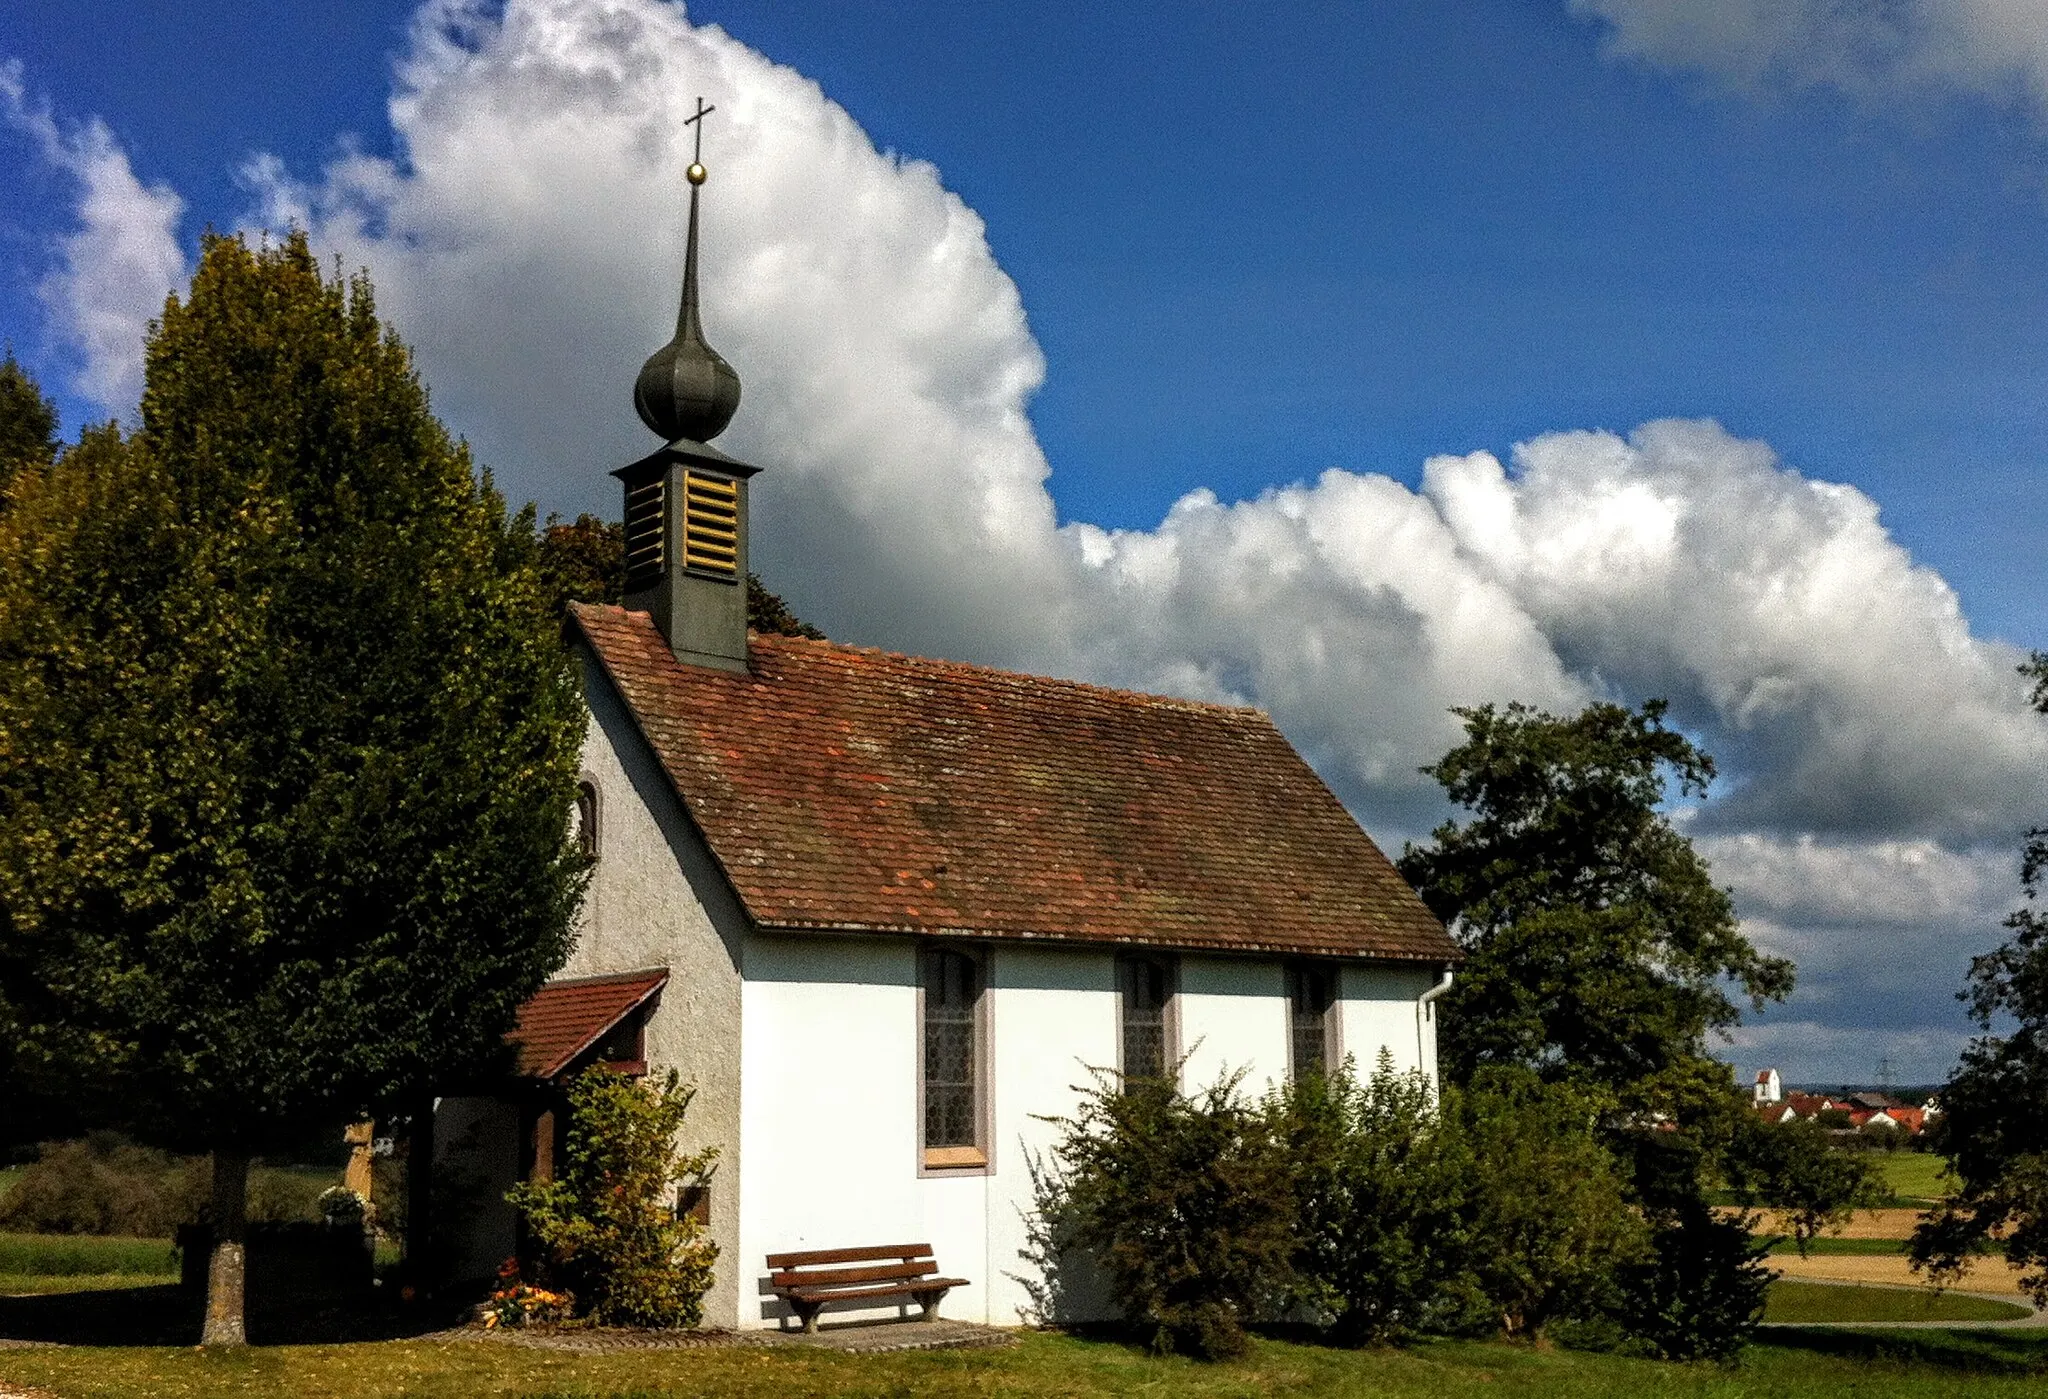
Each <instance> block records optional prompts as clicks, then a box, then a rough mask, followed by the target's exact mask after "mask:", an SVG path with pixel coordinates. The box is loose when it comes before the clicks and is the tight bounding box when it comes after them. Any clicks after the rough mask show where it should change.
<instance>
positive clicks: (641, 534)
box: [612, 97, 760, 671]
mask: <svg viewBox="0 0 2048 1399" xmlns="http://www.w3.org/2000/svg"><path fill="white" fill-rule="evenodd" d="M715 110H717V109H716V108H713V107H707V106H705V105H704V99H703V98H701V97H700V98H698V99H697V110H696V113H695V114H694V115H692V116H689V117H686V118H685V119H684V125H686V126H694V127H695V128H696V148H695V151H694V154H693V157H692V159H691V161H690V168H689V170H688V171H687V172H686V174H687V177H688V179H689V181H690V231H689V240H688V242H687V243H686V245H685V248H684V252H683V299H682V305H681V307H680V308H679V309H678V310H677V312H676V333H675V337H674V338H673V339H671V340H670V341H669V342H668V343H667V344H666V345H663V346H662V347H661V348H660V349H658V350H656V351H655V352H654V353H653V354H652V355H650V356H648V359H647V363H646V364H644V365H642V366H641V367H640V377H639V378H638V379H636V380H635V381H634V384H633V406H634V407H635V408H636V409H638V410H639V412H640V420H641V421H642V422H644V423H646V424H647V426H648V427H649V428H651V429H652V430H653V431H654V432H655V433H657V434H659V435H660V436H661V438H662V439H663V441H664V442H665V443H666V445H665V446H663V447H661V448H660V449H659V450H657V451H656V452H654V453H653V455H651V456H647V457H643V458H641V459H640V460H639V461H636V462H634V463H633V464H632V465H631V466H626V467H621V468H620V469H619V470H617V471H614V472H613V473H612V475H614V476H616V477H618V478H619V480H620V481H621V482H622V483H623V484H624V486H625V489H626V597H625V603H626V606H627V607H629V608H632V609H633V610H635V611H642V612H646V613H649V614H650V615H651V616H652V617H653V618H654V623H655V625H656V626H657V627H659V628H660V629H661V634H662V635H663V636H664V637H666V638H667V639H668V644H669V648H670V649H671V650H672V651H674V652H675V654H676V658H677V659H678V660H681V661H684V662H687V663H689V664H692V665H706V666H714V667H716V668H718V669H721V670H736V671H744V670H746V669H747V590H746V587H745V583H746V579H747V482H748V480H749V479H750V478H751V477H752V476H753V475H754V474H755V473H756V472H757V471H758V470H759V469H760V468H758V467H754V466H749V465H747V464H746V463H745V462H741V461H735V460H733V459H732V458H731V457H729V456H727V455H726V454H725V453H723V452H721V451H719V450H718V449H717V448H716V447H713V446H712V445H711V439H712V438H714V437H716V436H718V434H719V433H721V432H723V431H725V427H726V424H727V423H730V422H731V421H732V415H733V412H734V410H736V409H737V408H738V407H739V406H740V376H739V375H738V374H736V373H734V372H733V368H732V366H731V365H729V364H727V363H726V362H725V360H724V359H723V358H722V357H721V356H720V355H719V353H718V351H716V350H714V349H712V348H711V346H710V345H708V344H706V343H705V340H704V326H703V321H702V319H701V317H700V315H699V312H698V308H697V198H698V192H699V191H700V190H701V189H702V188H703V185H704V181H705V178H706V172H705V169H704V126H703V121H704V118H705V117H706V116H708V115H710V114H711V113H712V112H713V111H715Z"/></svg>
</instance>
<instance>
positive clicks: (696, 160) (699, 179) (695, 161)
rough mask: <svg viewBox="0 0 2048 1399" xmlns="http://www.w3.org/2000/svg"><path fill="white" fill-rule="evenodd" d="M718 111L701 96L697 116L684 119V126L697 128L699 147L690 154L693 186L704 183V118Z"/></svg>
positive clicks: (698, 99) (690, 171)
mask: <svg viewBox="0 0 2048 1399" xmlns="http://www.w3.org/2000/svg"><path fill="white" fill-rule="evenodd" d="M717 110H718V108H717V107H715V106H713V107H707V106H705V105H704V99H703V97H702V96H699V97H698V98H697V111H696V113H695V115H692V116H687V117H684V118H683V125H684V126H694V127H696V128H697V145H696V149H695V150H694V151H692V152H691V154H690V169H689V172H688V173H689V176H690V183H691V184H693V185H701V184H703V183H704V118H706V117H708V116H710V115H711V114H712V113H713V112H715V111H717Z"/></svg>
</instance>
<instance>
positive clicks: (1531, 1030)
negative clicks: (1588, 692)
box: [1401, 700, 1798, 1357]
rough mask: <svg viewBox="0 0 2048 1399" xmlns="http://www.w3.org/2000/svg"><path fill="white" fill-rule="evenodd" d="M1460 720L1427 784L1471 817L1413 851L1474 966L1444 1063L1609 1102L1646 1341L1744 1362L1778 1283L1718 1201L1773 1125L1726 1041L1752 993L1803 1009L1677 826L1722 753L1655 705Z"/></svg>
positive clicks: (1510, 712) (1433, 903)
mask: <svg viewBox="0 0 2048 1399" xmlns="http://www.w3.org/2000/svg"><path fill="white" fill-rule="evenodd" d="M1458 713H1459V715H1460V717H1461V718H1463V719H1464V721H1465V742H1464V743H1463V744H1461V745H1459V746H1458V747H1457V748H1454V749H1452V750H1451V751H1450V753H1448V754H1446V755H1445V757H1444V758H1443V760H1442V761H1441V762H1438V763H1437V764H1435V765H1434V766H1433V767H1431V768H1428V769H1426V771H1428V772H1429V773H1430V774H1431V775H1432V776H1434V777H1436V778H1437V780H1438V781H1440V782H1442V783H1443V785H1444V790H1445V791H1446V792H1447V793H1448V794H1449V795H1450V797H1451V800H1453V801H1454V802H1456V803H1458V804H1459V805H1460V806H1462V807H1465V808H1466V809H1467V810H1468V811H1469V812H1470V813H1471V814H1470V817H1469V819H1467V820H1464V821H1458V820H1452V821H1447V822H1445V823H1444V824H1443V825H1441V826H1439V827H1438V828H1437V830H1436V831H1435V832H1434V840H1433V843H1432V844H1431V845H1428V846H1424V847H1420V848H1416V847H1410V848H1409V849H1408V850H1406V851H1405V852H1404V853H1403V855H1402V858H1401V870H1402V873H1403V874H1405V875H1407V877H1408V878H1409V880H1410V881H1411V882H1412V883H1413V884H1414V885H1415V886H1416V888H1417V890H1418V891H1419V892H1420V893H1421V895H1422V897H1423V899H1424V901H1425V902H1427V903H1428V904H1429V906H1430V908H1431V909H1433V910H1434V911H1435V912H1436V914H1437V915H1438V916H1439V917H1441V918H1442V919H1443V920H1444V921H1445V922H1446V923H1447V924H1449V925H1450V927H1451V929H1452V932H1453V934H1454V936H1456V937H1457V938H1458V940H1459V941H1460V942H1461V943H1462V944H1463V946H1464V948H1465V952H1466V961H1465V963H1464V965H1463V966H1462V967H1461V968H1460V971H1459V976H1458V980H1457V982H1456V984H1455V985H1454V986H1453V987H1452V989H1451V990H1450V992H1449V993H1448V994H1446V995H1445V997H1444V999H1443V1001H1442V1002H1441V1003H1440V1004H1441V1005H1442V1006H1443V1008H1444V1032H1443V1036H1442V1039H1441V1040H1440V1043H1441V1045H1442V1047H1443V1048H1442V1051H1441V1052H1442V1053H1443V1058H1444V1065H1445V1070H1446V1072H1447V1073H1448V1074H1449V1075H1451V1076H1452V1077H1453V1078H1456V1079H1461V1080H1469V1079H1472V1078H1474V1077H1476V1076H1479V1075H1480V1074H1482V1073H1483V1072H1486V1071H1489V1070H1493V1069H1507V1068H1520V1069H1523V1070H1526V1071H1533V1072H1535V1073H1537V1074H1540V1075H1542V1076H1543V1077H1544V1078H1546V1079H1550V1080H1552V1081H1554V1082H1558V1083H1567V1084H1578V1085H1584V1086H1587V1087H1591V1088H1597V1089H1599V1090H1600V1091H1601V1092H1603V1093H1605V1094H1606V1095H1607V1096H1608V1098H1609V1100H1610V1101H1611V1102H1612V1104H1613V1108H1612V1110H1611V1111H1610V1112H1609V1113H1608V1114H1607V1116H1606V1121H1605V1123H1604V1127H1603V1131H1604V1134H1605V1136H1606V1139H1607V1141H1608V1143H1609V1145H1610V1146H1611V1148H1612V1149H1613V1151H1614V1152H1615V1154H1616V1155H1617V1156H1618V1157H1620V1158H1621V1159H1622V1160H1623V1161H1624V1162H1626V1163H1627V1167H1628V1175H1629V1182H1630V1193H1631V1196H1632V1198H1633V1201H1634V1204H1635V1206H1636V1207H1637V1209H1638V1210H1639V1211H1640V1212H1641V1215H1642V1217H1643V1219H1644V1221H1645V1222H1646V1223H1647V1224H1648V1225H1649V1226H1650V1233H1649V1242H1650V1248H1651V1254H1652V1257H1653V1259H1654V1262H1652V1263H1646V1264H1644V1265H1642V1266H1641V1267H1640V1268H1638V1269H1636V1270H1635V1271H1634V1272H1633V1273H1632V1274H1631V1277H1630V1281H1629V1286H1628V1293H1629V1305H1630V1308H1631V1310H1632V1315H1633V1320H1632V1321H1631V1326H1632V1327H1633V1329H1635V1331H1636V1332H1637V1333H1638V1334H1640V1335H1643V1336H1645V1337H1648V1338H1650V1339H1652V1340H1653V1341H1654V1343H1655V1344H1656V1345H1657V1347H1658V1348H1659V1350H1660V1351H1662V1352H1663V1353H1665V1354H1667V1355H1672V1356H1683V1357H1691V1356H1700V1355H1718V1354H1723V1353H1726V1352H1727V1351H1728V1350H1729V1348H1731V1347H1734V1346H1737V1345H1739V1344H1740V1343H1741V1341H1742V1338H1743V1337H1744V1336H1746V1335H1747V1333H1748V1331H1749V1329H1750V1328H1751V1327H1752V1326H1753V1325H1754V1324H1755V1322H1756V1320H1757V1318H1758V1316H1759V1315H1760V1314H1761V1309H1762V1296H1763V1286H1764V1283H1765V1281H1766V1280H1767V1277H1768V1275H1767V1273H1766V1272H1765V1271H1764V1269H1763V1268H1762V1266H1761V1264H1760V1262H1759V1257H1760V1254H1761V1253H1762V1245H1760V1244H1758V1243H1755V1242H1753V1241H1752V1240H1751V1239H1750V1237H1749V1228H1748V1221H1746V1220H1728V1219H1724V1218H1722V1217H1721V1215H1720V1214H1718V1213H1717V1212H1716V1211H1715V1210H1714V1208H1713V1207H1712V1200H1713V1198H1714V1196H1713V1193H1712V1192H1713V1191H1714V1190H1715V1189H1717V1188H1718V1187H1721V1186H1723V1185H1726V1184H1730V1183H1734V1177H1735V1176H1736V1175H1737V1171H1736V1165H1737V1162H1738V1161H1739V1160H1740V1159H1742V1156H1743V1153H1744V1152H1745V1151H1746V1149H1747V1147H1748V1146H1749V1145H1750V1144H1751V1143H1749V1142H1748V1140H1747V1139H1748V1137H1749V1136H1750V1135H1751V1134H1752V1129H1753V1128H1754V1126H1755V1124H1754V1122H1753V1120H1752V1119H1751V1118H1750V1117H1749V1116H1748V1115H1747V1111H1746V1109H1745V1108H1744V1107H1743V1105H1742V1103H1741V1101H1740V1100H1739V1099H1738V1098H1737V1097H1736V1095H1735V1094H1734V1092H1733V1091H1732V1088H1733V1086H1732V1085H1731V1084H1730V1083H1729V1081H1728V1071H1727V1069H1726V1068H1725V1067H1724V1066H1723V1065H1721V1064H1719V1063H1717V1062H1716V1061H1715V1060H1713V1059H1712V1058H1711V1057H1710V1056H1709V1054H1708V1040H1709V1037H1710V1036H1711V1035H1712V1034H1714V1033H1715V1032H1716V1031H1722V1030H1726V1029H1729V1028H1730V1027H1732V1026H1733V1025H1734V1024H1735V1023H1736V1022H1737V1021H1738V1019H1739V1018H1740V1015H1741V1008H1740V1006H1739V1004H1738V1002H1737V999H1736V998H1737V996H1740V997H1742V998H1745V999H1747V1000H1748V1001H1749V1002H1750V1003H1751V1004H1752V1005H1755V1006H1757V1007H1761V1006H1762V1005H1763V1004H1764V1003H1766V1002H1767V1001H1771V1000H1775V999H1780V998H1782V997H1784V996H1785V995H1786V994H1787V993H1788V992H1789V991H1790V990H1791V987H1792V964H1791V963H1790V962H1787V961H1785V960H1783V959H1780V958H1776V957H1769V956H1766V955H1764V954H1763V953H1761V952H1759V951H1758V950H1757V949H1756V947H1755V946H1754V945H1752V944H1751V942H1750V941H1749V939H1748V938H1747V937H1746V936H1744V934H1743V932H1742V928H1741V925H1740V923H1739V922H1738V921H1737V919H1736V917H1735V910H1734V906H1733V904H1732V902H1731V901H1730V899H1729V896H1728V893H1727V891H1726V890H1724V889H1722V888H1721V887H1719V886H1718V885H1716V884H1715V883H1714V880H1713V876H1712V873H1711V871H1710V870H1709V869H1708V866H1707V862H1706V861H1705V860H1704V859H1703V858H1701V856H1700V854H1699V852H1698V851H1697V850H1695V849H1694V848H1693V845H1692V842H1691V841H1690V840H1688V839H1687V838H1686V836H1685V835H1684V833H1683V832H1681V831H1679V830H1678V829H1677V828H1676V827H1674V826H1673V824H1672V822H1671V819H1670V817H1669V815H1668V813H1667V811H1666V807H1665V803H1666V800H1667V798H1668V797H1670V796H1672V795H1676V796H1679V797H1681V798H1682V797H1685V796H1694V797H1698V796H1704V795H1705V793H1706V791H1707V788H1708V785H1709V784H1710V783H1711V782H1712V781H1713V778H1714V764H1713V760H1712V759H1711V758H1709V757H1708V756H1707V755H1706V754H1705V753H1703V752H1701V751H1700V750H1699V749H1698V748H1697V747H1695V746H1694V745H1693V743H1692V742H1691V740H1689V739H1687V738H1686V737H1685V735H1683V734H1681V733H1678V732H1676V731H1674V730H1672V729H1671V728H1669V727H1667V726H1666V724H1665V722H1664V715H1665V706H1664V704H1663V703H1662V702H1661V701H1657V700H1652V701H1649V702H1648V703H1646V704H1644V705H1643V706H1642V707H1641V708H1640V709H1635V710H1631V709H1627V708H1624V707H1622V706H1620V705H1615V704H1605V703H1602V704H1594V705H1591V706H1589V707H1588V708H1586V709H1585V710H1584V711H1582V712H1581V713H1579V714H1576V715H1573V716H1570V717H1564V718H1560V717H1558V716H1555V715H1551V714H1545V713H1542V712H1540V711H1537V710H1533V709H1529V708H1526V707H1524V706H1522V705H1512V704H1511V705H1508V706H1506V707H1505V708H1497V707H1495V706H1492V705H1486V706H1482V707H1479V708H1476V709H1466V710H1460V711H1458ZM1674 788H1675V792H1674ZM1752 1174H1754V1173H1752ZM1745 1183H1747V1178H1746V1177H1745ZM1797 1185H1798V1182H1796V1181H1787V1180H1783V1179H1779V1178H1778V1176H1776V1175H1773V1176H1772V1177H1771V1178H1770V1179H1769V1180H1768V1181H1767V1182H1766V1186H1767V1189H1768V1192H1769V1193H1770V1194H1772V1195H1775V1194H1777V1193H1780V1192H1784V1191H1792V1190H1794V1189H1795V1188H1796V1187H1797Z"/></svg>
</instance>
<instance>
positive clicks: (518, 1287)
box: [484, 1258, 572, 1331]
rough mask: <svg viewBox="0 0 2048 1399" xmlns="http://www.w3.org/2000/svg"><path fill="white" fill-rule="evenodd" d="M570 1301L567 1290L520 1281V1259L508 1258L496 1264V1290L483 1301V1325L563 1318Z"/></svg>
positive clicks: (489, 1327)
mask: <svg viewBox="0 0 2048 1399" xmlns="http://www.w3.org/2000/svg"><path fill="white" fill-rule="evenodd" d="M571 1301H572V1299H571V1298H570V1296H569V1294H568V1293H566V1292H550V1291H548V1290H547V1289H546V1288H544V1287H534V1286H532V1285H530V1284H528V1283H524V1282H521V1281H520V1280H519V1260H518V1259H517V1258H508V1259H506V1260H505V1261H504V1262H503V1263H501V1264H499V1265H498V1290H497V1291H495V1292H493V1293H492V1294H491V1300H490V1301H488V1302H486V1303H485V1304H484V1329H485V1330H486V1331H491V1330H496V1329H497V1328H498V1327H500V1326H531V1325H533V1324H535V1323H536V1322H538V1323H541V1324H543V1325H544V1324H547V1323H549V1322H557V1321H563V1320H566V1319H567V1317H568V1315H569V1309H570V1304H571Z"/></svg>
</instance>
